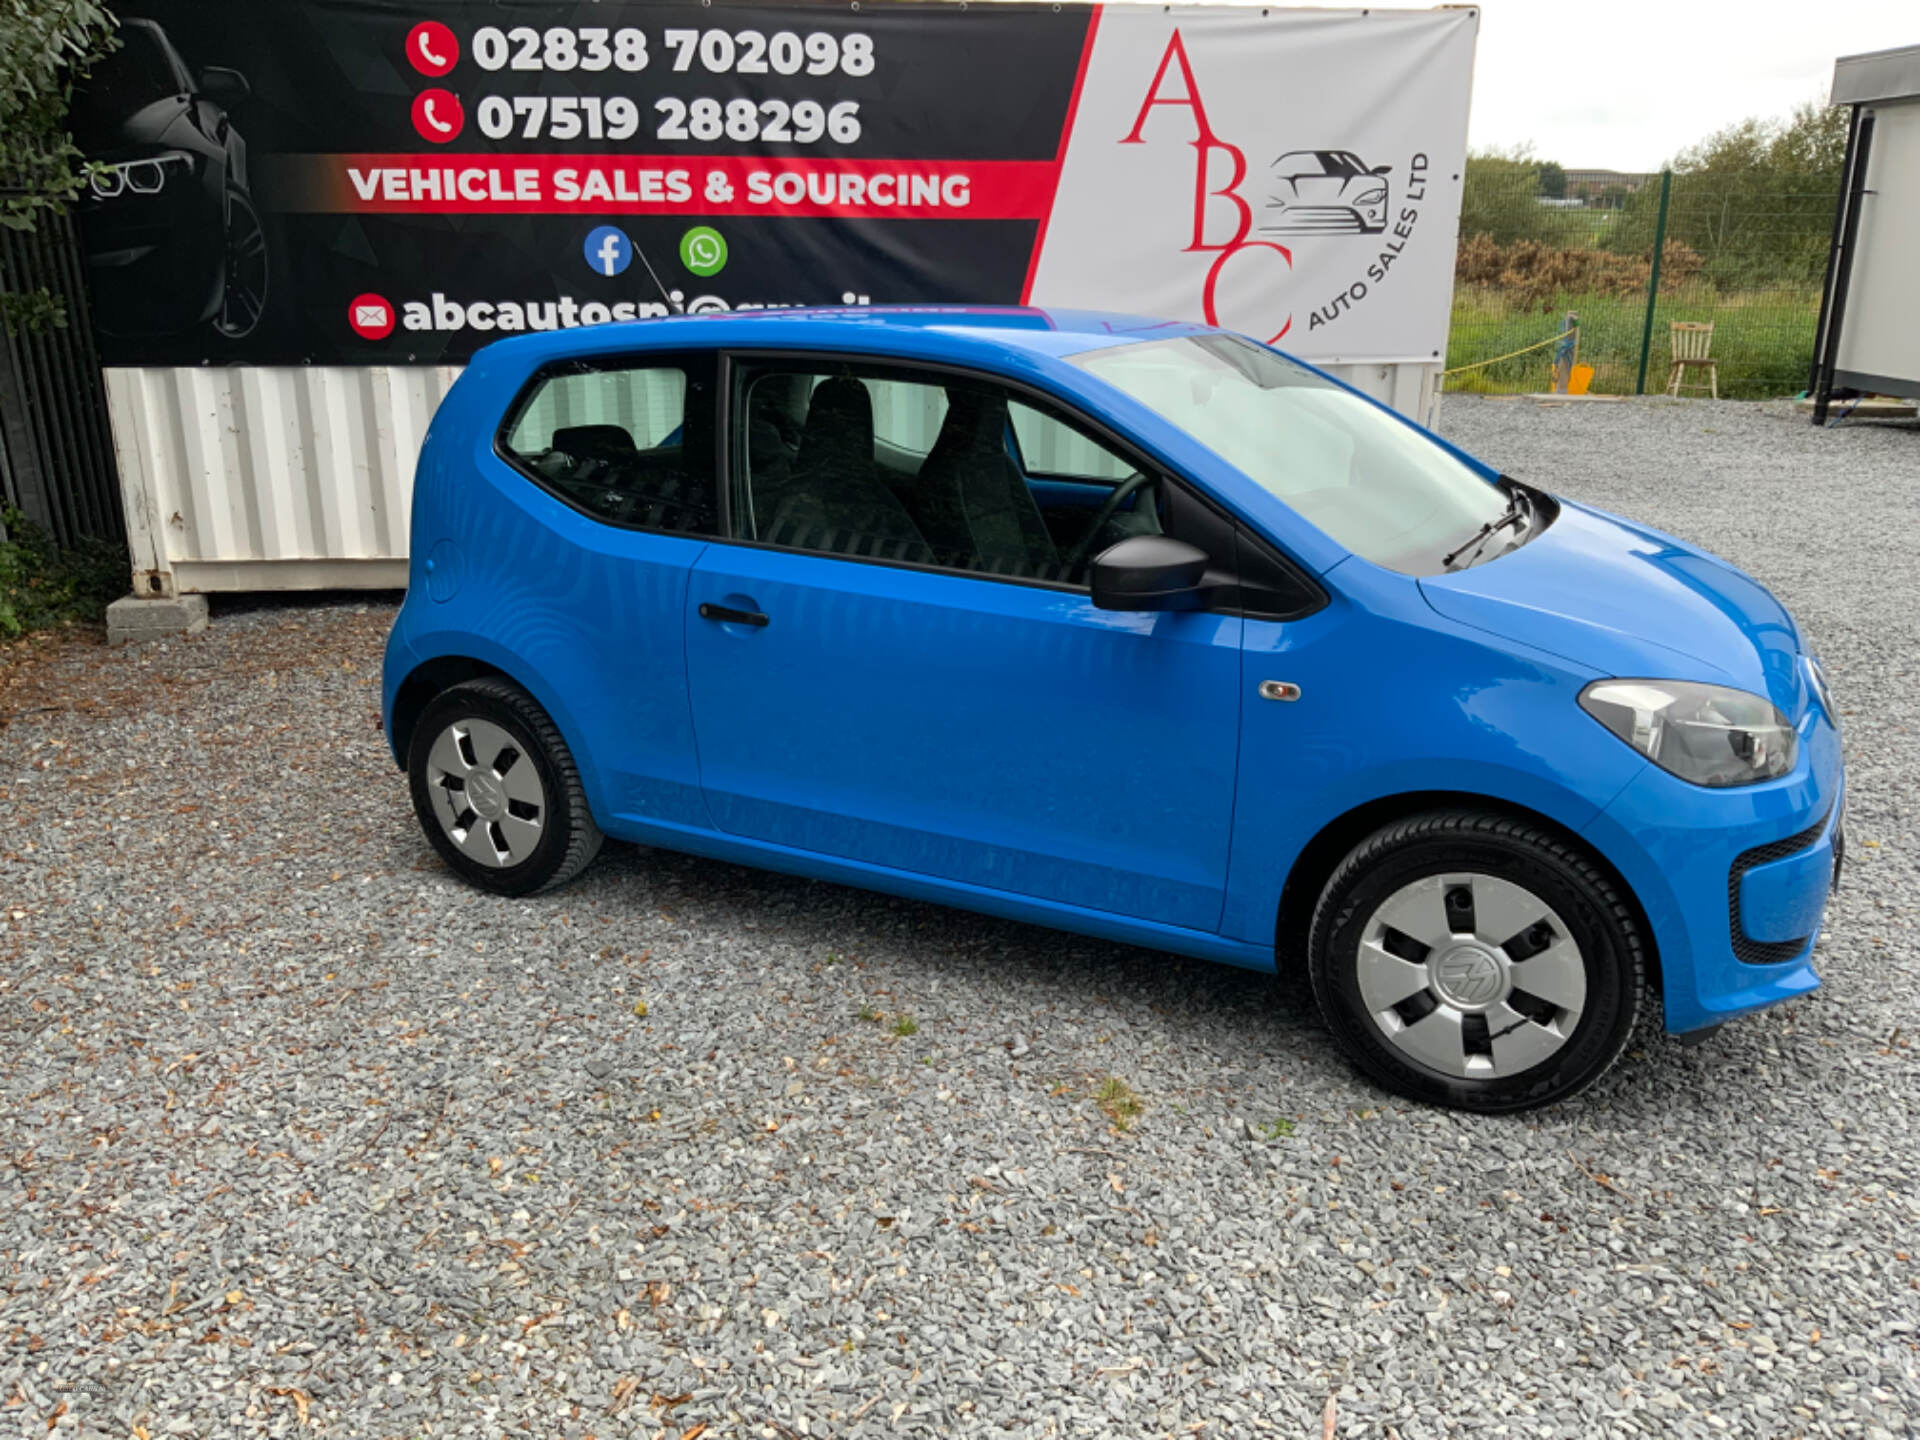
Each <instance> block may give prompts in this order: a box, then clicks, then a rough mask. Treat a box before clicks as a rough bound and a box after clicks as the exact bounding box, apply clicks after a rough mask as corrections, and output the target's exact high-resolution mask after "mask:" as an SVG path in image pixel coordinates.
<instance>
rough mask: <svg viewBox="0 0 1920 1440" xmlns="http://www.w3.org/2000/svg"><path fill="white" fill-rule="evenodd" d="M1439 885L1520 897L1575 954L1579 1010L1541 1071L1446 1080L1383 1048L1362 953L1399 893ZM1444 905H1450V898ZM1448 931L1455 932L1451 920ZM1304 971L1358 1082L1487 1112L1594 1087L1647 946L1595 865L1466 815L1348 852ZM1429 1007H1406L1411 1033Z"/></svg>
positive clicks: (1638, 996) (1630, 1006)
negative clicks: (1366, 990)
mask: <svg viewBox="0 0 1920 1440" xmlns="http://www.w3.org/2000/svg"><path fill="white" fill-rule="evenodd" d="M1441 875H1447V876H1452V875H1465V876H1470V877H1477V876H1485V877H1489V878H1490V879H1491V880H1492V881H1494V882H1496V884H1498V882H1505V883H1506V884H1508V885H1515V886H1519V887H1521V888H1523V889H1524V890H1526V891H1527V892H1529V893H1530V895H1531V896H1533V897H1537V899H1538V900H1539V901H1541V902H1544V904H1545V905H1546V906H1547V907H1549V908H1550V909H1551V911H1552V912H1553V913H1554V915H1555V917H1556V918H1557V919H1558V920H1560V921H1562V922H1563V923H1564V926H1565V929H1566V930H1567V932H1568V934H1567V936H1566V937H1564V938H1566V939H1570V940H1571V941H1572V942H1573V944H1574V945H1576V946H1577V947H1578V965H1577V966H1575V965H1573V964H1572V963H1571V962H1568V964H1567V968H1568V970H1575V969H1583V970H1584V975H1585V993H1584V996H1583V997H1582V999H1581V1002H1580V1006H1581V1008H1580V1009H1579V1010H1578V1012H1577V1018H1576V1019H1574V1020H1572V1021H1571V1022H1570V1025H1569V1026H1568V1027H1567V1029H1568V1030H1569V1031H1570V1033H1567V1034H1566V1036H1565V1038H1564V1040H1563V1041H1561V1042H1560V1048H1559V1049H1558V1050H1557V1051H1554V1052H1553V1053H1552V1054H1550V1055H1548V1056H1547V1057H1546V1058H1545V1059H1544V1060H1542V1061H1540V1062H1539V1063H1538V1064H1534V1065H1531V1066H1530V1067H1529V1068H1522V1069H1516V1070H1515V1072H1514V1073H1512V1074H1505V1075H1500V1074H1491V1073H1489V1074H1487V1075H1484V1076H1469V1077H1467V1078H1461V1077H1459V1076H1457V1075H1452V1074H1447V1073H1443V1072H1442V1071H1441V1070H1438V1069H1435V1068H1433V1067H1432V1066H1430V1065H1428V1064H1426V1063H1422V1061H1420V1060H1418V1059H1416V1058H1414V1057H1413V1056H1411V1055H1410V1054H1409V1053H1407V1050H1406V1049H1405V1048H1401V1047H1399V1046H1397V1045H1396V1043H1395V1042H1394V1041H1391V1040H1390V1039H1389V1038H1388V1031H1387V1028H1386V1023H1390V1022H1391V1020H1392V1019H1393V1017H1387V1022H1386V1023H1383V1021H1381V1020H1376V1018H1375V1016H1374V1014H1373V1013H1372V1012H1371V1011H1370V1009H1369V1007H1368V1005H1367V1003H1366V1002H1365V1000H1364V999H1363V997H1362V992H1361V984H1362V982H1361V966H1362V959H1361V952H1360V947H1361V942H1362V940H1363V939H1364V938H1365V936H1366V933H1367V930H1368V927H1369V925H1370V924H1373V923H1375V922H1376V921H1377V919H1378V912H1380V911H1381V909H1382V907H1383V906H1386V905H1387V903H1388V901H1389V900H1390V899H1393V898H1394V897H1396V896H1398V895H1401V894H1403V893H1404V887H1407V886H1410V885H1413V884H1414V883H1415V882H1417V881H1420V880H1424V879H1428V878H1430V877H1435V876H1441ZM1438 888H1440V887H1436V889H1438ZM1428 893H1434V892H1431V891H1430V892H1428ZM1443 898H1444V900H1445V902H1446V903H1448V904H1449V905H1450V904H1451V903H1452V899H1453V897H1452V895H1451V892H1448V894H1447V895H1446V896H1445V897H1443ZM1446 928H1448V929H1450V930H1452V929H1457V928H1458V927H1457V926H1456V925H1454V924H1453V922H1452V921H1449V923H1448V925H1447V927H1446ZM1375 933H1376V935H1378V933H1379V932H1377V931H1376V932H1375ZM1531 933H1532V932H1529V934H1531ZM1514 949H1515V951H1516V954H1517V953H1518V947H1514ZM1376 953H1377V952H1376ZM1429 954H1431V952H1429ZM1399 958H1402V959H1405V958H1408V957H1405V956H1402V957H1399ZM1498 958H1499V963H1500V964H1501V966H1502V971H1501V973H1502V974H1513V973H1516V971H1514V970H1512V969H1509V968H1507V967H1506V961H1507V959H1508V954H1507V951H1506V950H1501V951H1500V955H1499V957H1498ZM1520 958H1521V959H1522V960H1524V956H1521V957H1520ZM1308 964H1309V973H1310V976H1311V978H1312V982H1313V993H1314V999H1315V1001H1316V1002H1317V1003H1318V1005H1319V1007H1320V1012H1321V1014H1322V1015H1323V1016H1325V1018H1326V1023H1327V1027H1328V1029H1330V1030H1331V1031H1332V1032H1333V1036H1334V1039H1335V1040H1336V1041H1337V1042H1338V1043H1339V1045H1340V1048H1341V1049H1342V1050H1343V1051H1345V1052H1346V1055H1347V1057H1348V1058H1349V1059H1350V1060H1351V1061H1352V1062H1353V1063H1354V1064H1355V1065H1356V1066H1357V1067H1358V1068H1359V1069H1360V1070H1361V1071H1362V1072H1363V1073H1364V1074H1365V1075H1367V1076H1368V1077H1369V1078H1370V1079H1372V1080H1374V1081H1375V1082H1376V1083H1378V1084H1380V1085H1382V1086H1384V1087H1386V1088H1387V1089H1389V1090H1392V1091H1394V1092H1396V1093H1398V1094H1400V1095H1404V1096H1407V1097H1408V1098H1410V1099H1413V1100H1419V1101H1422V1102H1425V1103H1428V1104H1434V1105H1445V1106H1449V1107H1452V1108H1455V1109H1461V1110H1475V1111H1481V1112H1489V1113H1499V1112H1508V1111H1516V1110H1527V1109H1532V1108H1533V1107H1535V1106H1539V1105H1548V1104H1552V1103H1553V1102H1555V1101H1558V1100H1564V1099H1566V1098H1567V1097H1568V1096H1570V1095H1573V1094H1576V1093H1578V1092H1579V1091H1581V1090H1583V1089H1585V1088H1586V1087H1587V1086H1589V1085H1591V1084H1592V1083H1593V1082H1594V1081H1596V1080H1598V1079H1599V1078H1600V1077H1601V1076H1602V1075H1603V1074H1605V1073H1606V1071H1607V1070H1608V1068H1609V1067H1610V1066H1611V1065H1612V1064H1613V1063H1614V1061H1615V1060H1617V1059H1619V1057H1620V1053H1621V1051H1623V1050H1624V1049H1625V1048H1626V1046H1627V1043H1628V1041H1629V1040H1630V1039H1631V1038H1632V1035H1633V1032H1634V1027H1635V1025H1636V1024H1637V1023H1638V1021H1639V1018H1640V1013H1641V1008H1642V1005H1643V1004H1644V1001H1645V997H1646V988H1647V986H1646V969H1647V960H1646V954H1645V946H1644V944H1643V942H1642V939H1641V935H1640V932H1639V928H1638V926H1637V925H1636V923H1635V920H1634V916H1633V911H1632V909H1631V908H1630V907H1629V906H1628V904H1627V903H1626V901H1625V900H1624V899H1623V897H1622V896H1621V894H1620V891H1619V888H1618V886H1617V885H1616V884H1615V883H1614V882H1613V881H1612V880H1611V879H1610V878H1609V877H1608V876H1607V875H1606V874H1605V873H1604V872H1603V871H1602V870H1601V869H1600V868H1599V866H1598V865H1596V864H1595V863H1594V861H1593V860H1592V858H1591V857H1590V856H1588V855H1587V854H1586V853H1584V852H1583V851H1582V850H1580V849H1579V848H1578V847H1576V846H1574V845H1573V844H1571V843H1569V842H1568V841H1567V840H1566V839H1564V838H1563V837H1561V836H1559V835H1556V834H1554V833H1552V832H1549V831H1547V830H1545V829H1543V828H1541V827H1538V826H1534V825H1530V824H1527V823H1525V822H1523V821H1520V820H1515V819H1511V818H1508V817H1505V816H1501V815H1495V814H1490V813H1486V812H1481V811H1471V810H1448V811H1435V812H1431V813H1428V814H1423V815H1417V816H1413V817H1410V818H1408V819H1405V820H1400V821H1396V822H1395V823H1393V824H1391V825H1388V826H1386V827H1385V828H1383V829H1381V830H1378V831H1376V832H1375V833H1374V834H1372V835H1370V836H1368V837H1367V838H1366V839H1365V840H1363V841H1362V842H1361V843H1360V844H1359V845H1357V846H1355V847H1354V849H1353V850H1352V851H1351V852H1350V853H1349V854H1348V855H1347V857H1346V859H1345V860H1343V861H1342V862H1341V863H1340V865H1339V867H1338V868H1337V869H1336V870H1335V871H1334V873H1333V876H1332V878H1330V879H1329V880H1328V881H1327V885H1326V888H1325V890H1324V891H1322V893H1321V896H1320V900H1319V903H1318V904H1317V906H1316V907H1315V909H1314V915H1313V925H1312V930H1311V933H1310V937H1309V941H1308ZM1443 983H1444V982H1442V981H1439V980H1436V981H1435V984H1436V985H1441V984H1443ZM1437 998H1438V995H1437V992H1435V991H1428V992H1424V995H1421V994H1416V995H1414V996H1412V997H1410V999H1409V1001H1408V1002H1406V1003H1407V1004H1408V1005H1409V1006H1410V1007H1411V1013H1412V1015H1413V1023H1414V1024H1417V1023H1419V1020H1420V1019H1421V1018H1422V1017H1421V1014H1420V1011H1421V1007H1423V1006H1427V1005H1430V1004H1431V1005H1432V1010H1438V1009H1443V1008H1444V1007H1443V1006H1442V1005H1439V1004H1433V1002H1434V1001H1436V999H1437ZM1534 1003H1536V1002H1534V1000H1533V997H1531V996H1528V995H1525V994H1524V992H1523V993H1522V994H1521V997H1520V998H1519V999H1516V1000H1514V1004H1515V1005H1522V1004H1529V1005H1530V1004H1534ZM1432 1010H1428V1011H1427V1014H1429V1015H1430V1014H1431V1013H1432ZM1395 1013H1396V1015H1397V1014H1399V1013H1400V1012H1398V1011H1396V1012H1395ZM1382 1014H1383V1016H1384V1015H1385V1014H1386V1012H1385V1011H1383V1012H1382ZM1552 1023H1553V1024H1554V1026H1555V1030H1554V1031H1552V1032H1548V1033H1549V1034H1553V1033H1557V1032H1558V1031H1559V1030H1560V1028H1561V1027H1560V1025H1559V1022H1558V1020H1555V1021H1553V1022H1552ZM1408 1028H1409V1029H1410V1028H1411V1027H1410V1026H1409V1027H1408ZM1515 1028H1518V1027H1515ZM1481 1029H1482V1030H1484V1029H1485V1026H1484V1024H1483V1025H1482V1026H1481ZM1506 1033H1507V1032H1506V1031H1504V1030H1503V1031H1502V1032H1501V1035H1502V1037H1504V1035H1505V1034H1506ZM1525 1038H1527V1037H1524V1036H1523V1037H1522V1039H1525ZM1543 1043H1545V1042H1543ZM1476 1063H1477V1062H1476ZM1489 1063H1491V1062H1489Z"/></svg>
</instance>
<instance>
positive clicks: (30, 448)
mask: <svg viewBox="0 0 1920 1440" xmlns="http://www.w3.org/2000/svg"><path fill="white" fill-rule="evenodd" d="M42 286H44V287H45V288H46V289H48V290H49V291H51V292H52V293H53V294H54V295H56V296H58V297H59V298H60V299H61V300H63V301H64V302H65V303H66V310H67V323H66V325H65V326H63V327H58V328H48V329H44V330H42V331H40V332H39V333H37V334H31V335H9V334H7V332H6V328H5V326H4V325H0V499H4V501H5V503H6V504H7V505H8V506H10V507H16V508H18V509H19V510H20V512H21V513H22V514H24V515H25V516H26V517H27V518H28V519H29V520H31V521H32V522H33V523H34V524H36V525H39V526H40V527H41V528H43V529H44V530H46V531H47V533H48V534H50V535H51V536H53V538H54V541H55V542H56V543H57V544H59V545H62V546H72V545H75V544H77V543H79V542H80V541H81V540H87V539H94V540H125V539H126V533H127V527H126V520H125V517H124V515H123V514H122V512H121V506H120V476H119V471H118V469H117V468H116V467H115V465H114V457H113V430H112V427H111V425H110V424H109V422H108V419H107V397H106V384H105V381H104V379H103V377H102V376H101V374H100V357H99V355H98V354H97V353H96V352H95V350H94V346H93V324H92V316H91V315H90V314H89V313H88V309H87V290H86V283H85V278H84V275H83V272H82V264H81V259H80V245H79V240H78V237H77V234H76V232H75V230H74V224H73V217H72V216H71V215H60V216H48V215H45V214H44V213H43V214H42V216H41V219H40V222H39V226H38V228H37V229H35V230H34V231H32V232H31V233H26V232H21V231H17V230H8V229H5V228H0V291H5V292H7V293H10V294H16V295H18V294H24V293H26V292H28V291H31V290H35V289H38V288H40V287H42Z"/></svg>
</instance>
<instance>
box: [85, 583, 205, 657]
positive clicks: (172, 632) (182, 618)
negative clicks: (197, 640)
mask: <svg viewBox="0 0 1920 1440" xmlns="http://www.w3.org/2000/svg"><path fill="white" fill-rule="evenodd" d="M206 628H207V597H206V596H204V595H176V596H174V597H172V598H171V599H167V600H143V599H141V598H140V597H139V596H138V595H128V596H126V597H124V598H122V599H119V600H116V601H114V602H113V603H112V604H111V605H109V606H107V643H108V644H109V645H125V644H128V643H129V642H131V643H133V644H139V643H140V642H142V641H145V640H171V639H174V638H175V637H177V636H180V635H198V634H199V633H200V632H201V631H202V630H204V629H206Z"/></svg>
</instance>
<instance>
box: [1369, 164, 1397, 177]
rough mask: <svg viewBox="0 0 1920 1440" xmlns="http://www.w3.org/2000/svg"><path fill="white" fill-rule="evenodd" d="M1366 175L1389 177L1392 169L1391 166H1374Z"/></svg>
mask: <svg viewBox="0 0 1920 1440" xmlns="http://www.w3.org/2000/svg"><path fill="white" fill-rule="evenodd" d="M1367 173H1368V174H1370V175H1391V174H1392V173H1393V167H1392V166H1391V165H1376V166H1374V167H1373V169H1372V170H1370V171H1368V172H1367Z"/></svg>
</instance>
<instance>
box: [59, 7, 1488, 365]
mask: <svg viewBox="0 0 1920 1440" xmlns="http://www.w3.org/2000/svg"><path fill="white" fill-rule="evenodd" d="M115 8H116V11H117V13H118V14H119V15H120V16H121V19H122V21H123V29H122V39H123V42H124V43H123V45H122V47H121V49H120V50H118V51H117V52H116V53H115V54H114V55H113V56H111V57H109V58H108V59H107V60H106V61H104V62H103V63H102V64H101V65H100V66H98V67H97V68H96V70H95V72H94V74H93V76H92V78H91V79H90V81H89V82H88V84H87V85H86V87H85V89H84V91H83V93H82V95H81V96H80V98H79V100H78V102H77V103H76V109H75V116H74V133H75V138H76V140H77V141H78V143H79V144H80V145H81V146H82V148H83V149H85V150H86V151H87V153H88V154H89V156H90V157H91V158H93V159H95V160H97V161H100V162H103V163H104V164H105V165H106V166H108V167H109V168H107V169H106V170H104V171H103V172H101V173H100V174H98V175H97V176H96V178H95V179H94V181H93V184H92V189H91V193H90V194H89V195H88V196H87V198H86V200H85V202H84V204H83V213H82V229H83V234H84V237H85V241H86V246H87V251H88V254H87V260H88V275H89V279H90V283H91V285H92V288H93V300H94V304H93V311H94V316H95V322H96V325H97V326H98V328H99V329H100V331H101V332H102V333H101V337H100V348H101V352H102V356H103V359H104V360H105V361H106V363H107V364H109V365H114V366H138V365H183V364H203V363H213V364H230V363H248V364H263V365H287V364H303V363H312V364H349V365H352V364H379V365H390V364H407V363H419V364H426V363H440V362H457V361H461V360H464V359H466V358H467V357H468V356H470V355H472V353H473V352H474V351H475V350H477V349H478V348H479V347H480V346H482V345H484V344H486V343H487V342H489V341H491V340H493V339H496V338H498V337H499V336H500V335H502V334H510V333H513V332H515V331H520V330H528V329H550V328H555V327H562V326H572V325H581V324H598V323H604V322H607V321H610V320H626V319H636V318H643V317H647V316H652V315H661V314H666V313H669V312H670V311H682V310H684V311H693V312H703V311H720V310H730V309H751V308H766V307H774V306H793V305H821V304H826V305H842V304H844V305H869V304H876V305H877V304H889V303H928V302H977V303H987V304H1006V303H1011V302H1027V303H1032V304H1040V305H1053V306H1072V307H1078V308H1088V309H1103V310H1121V311H1127V312H1131V313H1135V314H1150V315H1162V316H1167V317H1171V318H1177V319H1195V320H1208V321H1212V322H1215V323H1218V324H1222V325H1227V326H1230V327H1232V328H1234V329H1238V330H1243V331H1245V332H1247V333H1249V334H1252V335H1256V336H1258V337H1260V338H1262V339H1272V340H1274V341H1275V343H1277V344H1279V345H1280V346H1282V347H1283V348H1285V349H1287V350H1290V351H1292V352H1294V353H1296V354H1299V355H1302V356H1304V357H1306V358H1309V359H1321V360H1343V361H1358V360H1379V361H1383V362H1385V361H1410V360H1431V359H1434V358H1437V357H1438V356H1439V355H1440V353H1441V351H1442V350H1443V349H1444V347H1445V337H1446V326H1447V311H1448V305H1449V297H1450V294H1451V288H1452V271H1453V250H1454V241H1455V231H1456V228H1457V224H1458V218H1459V203H1460V178H1461V169H1462V165H1463V162H1464V154H1465V140H1466V121H1467V103H1468V91H1469V85H1470V81H1471V75H1472V65H1473V46H1474V37H1475V30H1476V26H1477V23H1478V17H1477V12H1475V11H1472V10H1433V11H1382V10H1351V11H1331V10H1311V11H1306V10H1300V11H1289V10H1262V9H1253V8H1234V9H1223V8H1186V7H1172V8H1166V7H1162V6H1158V5H1155V6H1144V5H1142V6H1133V5H1124V6H1123V5H1108V6H1084V5H1057V6H1056V5H1038V4H1036V5H1016V4H1000V5H977V6H965V5H947V6H939V7H935V6H931V5H917V4H891V3H877V0H862V3H860V4H857V5H854V4H849V5H846V6H836V7H832V8H829V7H827V6H824V5H820V6H788V7H762V6H748V5H725V4H723V5H704V4H677V3H661V4H652V3H630V0H586V3H566V0H470V3H455V0H419V3H414V4H409V5H401V4H398V3H393V0H126V3H125V4H121V5H117V6H116V7H115Z"/></svg>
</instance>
